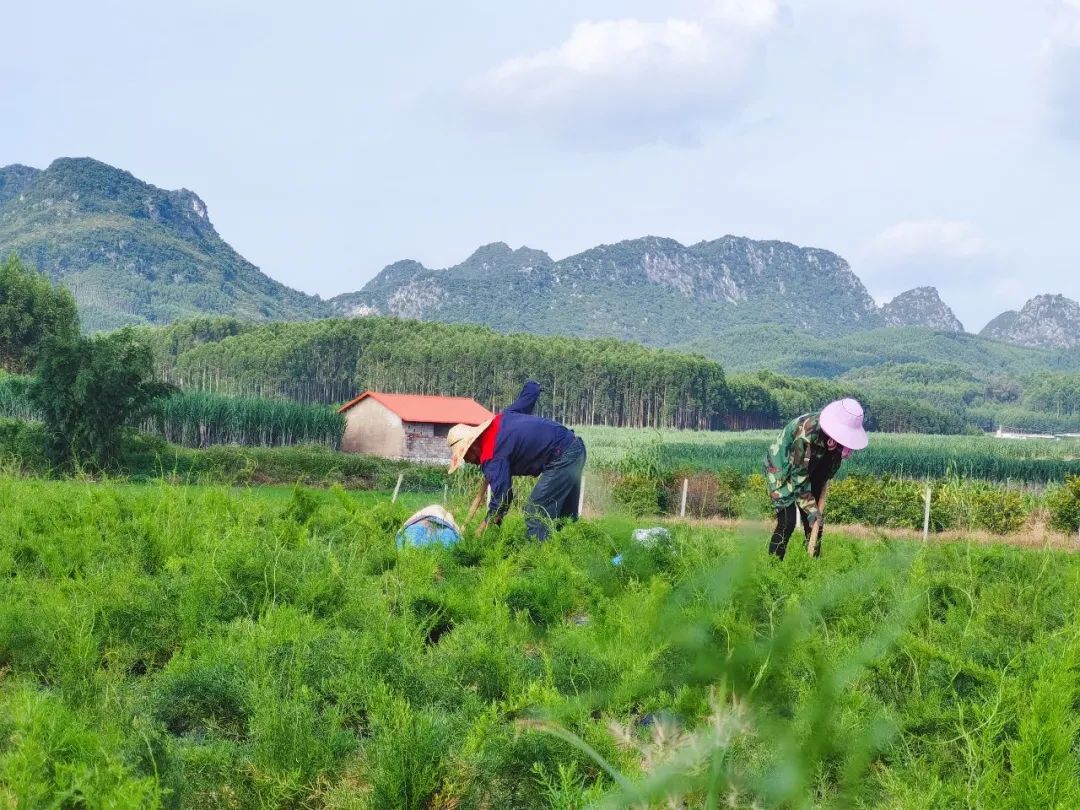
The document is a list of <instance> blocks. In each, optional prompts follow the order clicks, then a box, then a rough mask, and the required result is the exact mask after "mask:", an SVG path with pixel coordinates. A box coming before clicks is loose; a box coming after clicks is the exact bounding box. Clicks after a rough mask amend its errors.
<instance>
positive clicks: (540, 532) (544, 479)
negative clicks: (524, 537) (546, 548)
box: [525, 438, 585, 540]
mask: <svg viewBox="0 0 1080 810" xmlns="http://www.w3.org/2000/svg"><path fill="white" fill-rule="evenodd" d="M584 470H585V442H583V441H582V440H581V439H580V438H575V439H574V441H573V442H571V443H570V445H569V446H568V447H567V448H566V449H565V450H563V451H562V452H561V453H559V454H558V455H557V456H556V457H555V458H553V459H552V460H551V461H549V462H548V463H547V466H545V467H544V471H543V472H542V473H540V478H538V479H537V481H536V486H534V487H533V491H532V494H531V495H530V496H529V502H528V503H527V504H525V525H526V527H527V528H528V532H529V536H530V537H535V538H536V539H537V540H546V539H547V536H548V532H549V531H550V529H551V525H552V524H553V523H554V522H555V521H557V520H577V519H578V500H579V499H580V497H581V475H582V473H583V472H584Z"/></svg>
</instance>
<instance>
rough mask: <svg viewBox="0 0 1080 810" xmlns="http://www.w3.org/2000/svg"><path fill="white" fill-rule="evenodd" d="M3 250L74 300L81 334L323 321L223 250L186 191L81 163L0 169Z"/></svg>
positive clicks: (317, 305) (311, 301)
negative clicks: (206, 320)
mask: <svg viewBox="0 0 1080 810" xmlns="http://www.w3.org/2000/svg"><path fill="white" fill-rule="evenodd" d="M12 252H15V253H18V254H19V255H20V257H21V258H22V259H23V260H24V261H26V262H27V263H29V264H31V265H33V266H34V267H36V268H37V269H38V270H41V271H42V272H44V273H45V274H47V275H48V276H49V277H50V278H51V279H52V280H53V281H58V282H61V283H63V284H64V286H66V287H67V288H68V289H69V290H71V291H72V293H74V295H75V300H76V302H77V303H78V305H79V316H80V320H81V322H82V326H83V329H85V330H87V331H96V330H101V329H112V328H116V327H118V326H124V325H127V324H140V323H169V322H171V321H175V320H178V319H181V318H185V317H191V316H194V315H205V314H219V315H235V316H237V317H241V318H244V319H247V320H253V321H265V320H291V319H306V318H312V317H318V316H320V315H325V314H329V309H327V308H326V306H325V305H324V304H323V303H322V302H321V301H319V300H318V299H317V298H314V297H312V296H309V295H305V294H304V293H301V292H298V291H296V290H292V289H290V288H288V287H286V286H285V285H283V284H280V283H278V282H276V281H274V280H273V279H271V278H269V277H268V276H266V275H264V274H263V273H261V272H260V271H259V269H258V268H257V267H255V266H254V265H253V264H251V263H250V262H249V261H247V260H246V259H245V258H244V257H243V256H241V255H240V254H239V253H237V252H236V251H235V250H233V249H232V248H231V247H230V246H229V245H228V244H226V243H225V241H224V240H222V239H221V237H220V236H219V235H218V233H217V231H216V230H215V229H214V226H213V225H212V224H211V222H210V218H209V214H208V212H207V207H206V204H205V203H204V202H203V201H202V200H201V199H200V198H199V197H198V195H196V194H195V193H194V192H191V191H188V190H186V189H181V190H179V191H165V190H163V189H160V188H157V187H155V186H152V185H150V184H149V183H145V182H143V181H142V180H139V179H137V178H135V177H134V176H132V175H131V174H130V173H129V172H126V171H123V170H121V169H117V168H115V167H113V166H109V165H107V164H105V163H102V162H100V161H97V160H92V159H90V158H60V159H58V160H56V161H54V162H53V163H51V164H50V165H49V166H48V168H46V169H44V170H38V169H32V168H30V167H26V166H8V167H5V168H2V169H0V257H6V256H8V255H9V254H11V253H12Z"/></svg>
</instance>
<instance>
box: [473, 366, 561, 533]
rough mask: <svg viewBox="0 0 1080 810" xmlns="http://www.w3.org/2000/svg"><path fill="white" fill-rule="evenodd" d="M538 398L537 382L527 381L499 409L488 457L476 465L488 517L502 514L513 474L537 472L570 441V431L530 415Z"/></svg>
mask: <svg viewBox="0 0 1080 810" xmlns="http://www.w3.org/2000/svg"><path fill="white" fill-rule="evenodd" d="M539 397H540V383H538V382H536V381H535V380H529V381H528V382H527V383H525V386H524V387H523V388H522V389H521V393H520V394H518V398H517V399H516V400H515V401H514V404H513V405H511V406H510V407H508V408H507V409H506V410H504V411H503V412H502V420H501V423H500V425H499V432H498V434H497V435H496V437H495V449H494V452H493V454H492V457H491V459H490V460H488V461H485V462H484V463H483V464H481V465H480V468H481V469H482V470H483V471H484V478H486V479H487V482H488V486H490V487H491V503H489V504H488V517H489V518H491V517H494V516H497V515H500V514H502V513H503V512H505V511H506V509H507V508H508V507H509V506H510V502H511V501H512V500H513V499H514V493H513V489H512V488H511V484H512V478H513V476H515V475H533V476H535V475H540V473H542V472H543V471H544V467H545V466H546V465H547V463H548V462H549V461H551V459H552V457H553V456H554V455H555V452H556V451H557V450H564V449H566V448H567V447H569V445H570V443H571V442H572V441H573V440H574V431H572V430H570V429H569V428H567V427H565V426H563V425H560V424H559V423H558V422H552V421H551V420H550V419H544V418H542V417H539V416H533V415H532V412H533V410H535V408H536V400H537V399H538V398H539Z"/></svg>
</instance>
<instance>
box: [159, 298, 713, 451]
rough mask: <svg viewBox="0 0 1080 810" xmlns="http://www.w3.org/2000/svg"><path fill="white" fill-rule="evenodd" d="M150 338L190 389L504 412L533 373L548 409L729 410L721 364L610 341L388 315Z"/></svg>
mask: <svg viewBox="0 0 1080 810" xmlns="http://www.w3.org/2000/svg"><path fill="white" fill-rule="evenodd" d="M148 337H149V339H150V341H151V344H152V345H153V346H154V349H155V354H156V357H157V360H156V363H157V366H158V369H159V372H160V374H161V376H162V378H163V379H165V380H167V381H168V382H170V383H173V384H175V385H177V386H180V387H182V388H184V389H186V390H198V391H212V392H215V393H222V394H259V395H262V396H277V397H286V398H289V399H293V400H296V401H299V402H304V403H324V404H338V403H341V402H344V401H347V400H348V399H351V398H352V397H353V396H355V395H356V394H357V393H358V392H360V391H363V390H366V389H373V390H379V391H387V392H410V393H418V394H441V395H445V396H469V397H474V398H476V399H477V401H479V402H480V403H482V404H484V405H486V406H487V407H489V408H493V409H497V408H500V407H502V406H504V405H506V404H507V403H508V402H510V401H512V400H513V398H514V396H515V395H516V394H517V392H518V389H519V388H520V387H521V383H522V380H524V379H525V378H527V377H533V378H535V379H537V380H539V381H540V383H541V384H542V385H543V388H544V393H543V395H542V397H541V400H540V402H539V403H538V413H541V414H543V415H545V416H550V417H554V418H558V419H560V420H562V421H565V422H569V423H572V424H581V425H612V426H633V427H642V426H649V427H665V428H699V429H700V428H714V427H719V426H720V424H719V423H720V415H721V414H723V412H724V411H725V410H726V408H727V407H729V405H730V392H729V390H728V387H727V384H726V381H725V377H724V371H723V368H722V367H721V366H720V365H719V364H718V363H716V362H714V361H711V360H708V359H707V358H704V357H701V356H698V355H690V354H681V353H678V352H672V351H665V350H661V349H647V348H645V347H643V346H639V345H637V344H634V343H627V342H623V341H617V340H610V339H607V340H581V339H576V338H566V337H541V336H536V335H501V334H498V333H495V332H493V331H491V330H490V329H486V328H484V327H478V326H471V325H451V324H441V323H428V322H419V321H401V320H396V319H392V318H357V319H353V320H324V321H314V322H308V323H272V324H266V325H258V326H248V325H242V324H238V323H236V322H232V321H228V320H224V321H221V320H214V319H201V320H200V321H197V322H192V323H187V324H177V325H175V326H172V327H167V328H165V329H163V330H154V332H153V333H151V334H150V335H149V336H148Z"/></svg>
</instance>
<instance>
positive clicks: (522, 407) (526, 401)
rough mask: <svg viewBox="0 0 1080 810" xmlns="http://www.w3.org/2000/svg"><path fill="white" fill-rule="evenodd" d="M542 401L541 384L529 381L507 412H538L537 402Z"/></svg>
mask: <svg viewBox="0 0 1080 810" xmlns="http://www.w3.org/2000/svg"><path fill="white" fill-rule="evenodd" d="M538 399H540V383H538V382H537V381H536V380H529V381H528V382H526V383H525V385H523V386H522V388H521V393H520V394H518V398H517V399H516V400H514V403H513V404H512V405H511V406H510V407H508V408H507V409H506V410H508V411H513V412H514V413H532V412H533V411H534V410H536V400H538Z"/></svg>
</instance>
